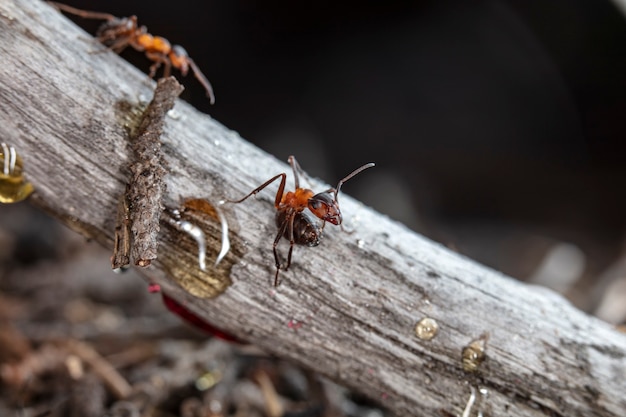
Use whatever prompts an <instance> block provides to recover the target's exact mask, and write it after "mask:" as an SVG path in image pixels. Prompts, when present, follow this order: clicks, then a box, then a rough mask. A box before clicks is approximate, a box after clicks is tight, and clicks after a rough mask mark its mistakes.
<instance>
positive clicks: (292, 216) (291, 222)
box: [285, 211, 297, 271]
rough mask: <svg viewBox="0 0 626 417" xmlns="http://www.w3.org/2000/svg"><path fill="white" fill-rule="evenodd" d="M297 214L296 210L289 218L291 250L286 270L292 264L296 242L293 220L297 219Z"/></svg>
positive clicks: (288, 254)
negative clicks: (292, 254)
mask: <svg viewBox="0 0 626 417" xmlns="http://www.w3.org/2000/svg"><path fill="white" fill-rule="evenodd" d="M296 214H297V213H296V212H295V211H294V212H293V214H292V215H291V218H290V219H289V252H288V253H287V266H286V267H285V271H286V270H288V269H289V267H290V266H291V253H292V252H293V245H294V244H295V243H296V242H295V239H294V238H293V222H294V221H295V219H296Z"/></svg>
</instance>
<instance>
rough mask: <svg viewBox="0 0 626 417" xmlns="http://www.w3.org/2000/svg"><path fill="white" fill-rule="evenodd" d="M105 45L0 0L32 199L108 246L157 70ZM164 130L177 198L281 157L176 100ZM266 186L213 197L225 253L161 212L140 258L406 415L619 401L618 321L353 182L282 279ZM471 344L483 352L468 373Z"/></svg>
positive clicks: (225, 317)
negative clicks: (156, 238)
mask: <svg viewBox="0 0 626 417" xmlns="http://www.w3.org/2000/svg"><path fill="white" fill-rule="evenodd" d="M137 13H141V11H140V10H138V11H137ZM101 48H102V46H101V45H99V44H98V43H97V42H96V41H95V40H94V39H93V38H92V37H91V36H89V35H88V34H86V33H84V32H83V31H81V30H79V29H78V28H76V27H75V26H74V25H73V24H72V23H71V22H69V21H68V20H67V19H66V18H64V17H63V16H61V15H60V14H59V13H58V12H57V11H55V10H53V9H52V8H50V7H48V6H47V5H46V4H44V3H41V2H39V1H34V0H14V1H10V0H8V1H2V2H0V55H1V56H2V57H3V63H2V65H1V66H0V137H1V138H2V141H4V142H7V143H11V144H13V145H14V146H15V147H16V148H17V149H18V152H20V154H21V155H22V157H23V159H24V166H25V169H26V173H25V174H26V176H27V178H28V179H29V180H30V181H31V182H32V183H33V185H34V186H35V190H36V192H35V194H34V195H33V196H32V197H31V201H32V202H33V203H35V204H37V205H38V206H40V207H41V208H43V209H45V210H46V211H48V212H50V213H52V214H54V215H55V216H56V217H58V218H59V219H60V220H61V221H62V222H64V223H65V224H67V225H68V226H70V227H72V228H74V229H75V230H78V231H80V232H81V233H83V234H84V235H85V236H88V237H90V238H93V239H96V240H97V241H99V242H100V243H102V244H103V245H105V246H107V247H111V246H112V244H113V233H114V223H115V217H116V215H115V213H116V206H117V200H118V196H119V195H120V194H122V193H123V192H124V187H125V183H126V177H125V175H124V173H123V168H124V167H125V166H127V163H128V159H129V150H128V146H127V144H128V133H127V128H128V127H129V126H133V125H136V123H137V121H138V115H139V112H138V111H137V109H139V108H140V107H141V105H142V103H143V102H144V101H145V100H146V97H151V95H152V88H153V86H154V83H153V82H151V81H148V79H147V77H146V75H145V74H144V73H142V72H141V71H139V70H138V69H136V68H134V67H132V66H130V65H129V64H128V63H126V62H124V61H123V60H122V59H121V58H119V57H118V56H116V55H115V54H113V53H109V52H105V53H93V52H94V51H99V50H101ZM162 143H163V151H164V154H165V158H166V160H167V165H168V169H169V171H168V175H167V176H166V179H165V181H166V185H167V193H166V195H165V196H164V197H165V200H164V201H165V205H166V207H169V208H177V207H178V206H180V204H181V201H182V200H183V199H186V198H205V199H207V200H208V201H209V202H213V203H214V204H217V202H218V201H220V200H222V199H224V198H225V197H228V198H236V197H239V196H242V195H244V194H245V193H246V192H249V191H250V190H252V189H253V188H254V187H255V186H257V185H258V184H260V183H262V182H263V181H264V180H266V179H268V178H270V177H271V176H273V175H276V174H277V173H280V172H288V173H289V171H288V167H287V165H286V164H285V163H283V162H279V161H277V160H276V159H274V158H272V157H270V156H269V155H267V154H265V153H263V152H262V151H260V150H259V149H257V148H255V147H253V146H251V145H250V144H248V143H247V142H245V141H244V140H242V139H241V138H240V137H239V136H238V135H237V134H236V133H234V132H232V131H230V130H228V129H226V128H225V127H224V126H222V125H220V124H219V123H217V122H216V121H214V120H212V119H211V118H210V117H209V116H208V115H205V114H201V113H199V112H198V111H196V110H194V109H193V108H191V107H190V106H189V105H187V104H186V103H184V102H180V101H179V102H177V103H176V106H175V108H174V110H173V113H170V114H169V116H168V118H167V120H166V123H165V128H164V132H163V135H162ZM351 168H353V167H346V169H347V170H349V169H351ZM375 172H376V168H374V169H372V170H370V171H369V172H368V173H367V175H375ZM367 175H363V177H361V178H359V181H367ZM334 180H335V179H333V181H334ZM269 188H270V189H272V187H269ZM313 188H314V189H320V190H322V189H324V186H323V185H322V184H320V183H319V182H315V183H314V184H313ZM326 188H327V186H326ZM270 189H268V190H267V192H265V191H264V192H261V193H260V194H259V198H257V199H256V200H255V199H250V200H249V201H246V202H245V203H242V204H237V205H228V204H225V205H224V206H222V211H223V212H224V214H225V216H226V217H227V219H228V222H229V225H230V230H231V243H232V250H231V252H230V253H229V254H228V255H227V257H226V259H225V260H224V261H223V262H221V263H220V265H219V267H218V268H217V269H214V268H207V272H202V271H200V270H199V268H198V264H197V256H196V252H197V246H196V245H195V244H194V242H193V240H192V239H191V238H190V237H188V236H185V235H184V233H181V232H180V231H178V230H176V229H175V228H174V227H172V226H169V225H168V223H167V222H162V224H161V235H160V246H159V253H158V259H157V260H156V261H155V262H153V263H152V265H151V266H150V267H149V268H147V269H144V270H142V271H143V272H144V273H145V274H146V276H149V277H150V280H151V282H157V283H159V284H160V285H161V287H162V288H163V289H164V291H166V292H167V293H168V294H169V295H170V296H171V297H173V298H175V299H176V300H178V301H179V302H180V303H181V304H182V305H185V306H186V307H187V308H189V309H190V310H191V311H193V312H194V313H195V314H197V315H198V316H201V317H204V318H205V319H207V320H210V321H211V322H212V323H214V324H215V325H216V326H217V327H219V328H223V329H225V330H228V331H230V332H232V333H233V334H235V335H236V336H238V337H240V338H242V339H246V340H249V341H250V342H253V343H255V344H257V345H258V346H261V347H263V348H265V349H267V351H269V352H272V353H275V354H277V355H280V356H283V357H286V358H291V359H293V360H294V361H297V362H299V363H301V364H303V365H305V366H308V367H310V368H313V369H315V370H317V371H319V372H321V373H323V374H325V375H327V376H328V377H330V378H332V379H335V380H337V381H339V382H341V383H343V384H345V385H347V386H350V387H352V388H354V389H357V390H359V391H361V392H363V393H364V394H367V395H369V396H371V397H372V398H375V399H377V400H379V401H380V402H381V403H382V404H383V405H385V406H386V407H388V408H389V409H391V410H393V411H394V412H396V413H397V414H398V415H418V416H421V415H423V416H437V415H443V416H446V415H461V413H464V415H470V414H471V415H475V414H476V413H478V411H479V410H480V411H481V412H482V413H483V415H515V416H546V415H549V416H568V417H570V416H591V415H593V416H623V415H624V413H625V410H626V396H624V393H625V392H626V335H623V334H621V333H619V332H617V331H616V330H615V329H613V328H612V327H611V326H609V325H607V324H606V323H604V322H601V321H599V320H597V319H595V318H593V317H590V316H588V315H586V314H584V313H582V312H580V311H578V310H576V309H575V308H573V307H572V306H571V305H570V304H569V303H567V302H566V301H565V300H564V299H563V298H561V297H560V296H558V295H556V294H554V293H552V292H551V291H548V290H544V289H541V288H536V287H532V286H528V285H524V284H521V283H519V282H517V281H515V280H512V279H510V278H508V277H506V276H503V275H501V274H499V273H497V272H495V271H493V270H490V269H488V268H485V267H483V266H481V265H478V264H476V263H475V262H473V261H471V260H469V259H467V258H464V257H463V256H460V255H458V254H456V253H453V252H451V251H449V250H447V249H446V248H444V247H442V246H440V245H438V244H435V243H433V242H431V241H429V240H427V239H424V238H422V237H421V236H419V235H416V234H415V233H413V232H411V231H410V230H408V229H407V228H405V227H404V226H402V225H401V224H398V223H396V222H394V221H391V220H389V219H388V218H386V217H385V216H383V215H381V214H379V213H376V212H374V211H372V210H370V209H369V208H367V207H364V206H363V205H361V204H359V203H358V202H356V201H354V200H352V199H350V198H349V197H347V196H342V197H341V204H342V212H343V214H344V218H345V220H346V222H347V226H348V227H349V228H351V229H355V230H356V232H355V233H353V234H345V233H341V232H340V231H339V230H337V229H333V228H332V227H331V226H332V225H327V226H326V229H325V238H324V241H323V242H322V243H321V245H320V246H318V247H316V248H302V247H297V248H296V250H295V252H294V259H293V264H292V266H291V268H290V270H289V271H283V272H284V275H283V276H282V284H281V285H280V286H279V287H277V288H274V287H272V285H271V284H272V279H273V275H274V262H273V259H272V253H271V240H272V237H273V236H274V235H275V233H276V228H275V225H274V209H273V207H272V204H271V200H272V195H271V190H270ZM347 190H348V191H349V186H347ZM203 230H204V232H205V234H206V235H207V240H208V242H207V247H208V248H209V252H208V255H207V256H216V254H217V252H218V251H219V241H220V233H221V228H220V225H219V222H218V221H217V220H212V219H211V218H210V217H207V220H206V223H203ZM284 249H285V247H284V246H282V247H281V250H284ZM231 282H232V285H231ZM196 290H197V291H196ZM224 290H225V291H224ZM222 291H224V292H223V293H222V294H221V295H219V296H218V297H216V298H213V299H208V298H199V297H197V296H201V297H209V296H215V295H217V294H219V293H220V292H222ZM194 294H195V295H194ZM425 317H429V318H431V319H433V320H434V321H435V322H436V323H437V324H438V331H437V332H436V334H435V336H434V337H432V333H433V332H432V329H418V330H419V331H418V332H417V333H416V324H417V323H418V322H420V320H421V319H423V318H425ZM427 322H428V321H427ZM423 323H425V322H422V324H423ZM430 323H432V322H430ZM418 334H419V335H421V336H422V338H420V337H418ZM425 335H426V336H428V337H424V336H425ZM429 339H430V340H429ZM481 340H482V342H480V341H481ZM476 341H479V342H476ZM472 343H474V344H472ZM468 347H469V349H478V351H476V352H475V353H476V355H478V356H484V357H483V358H482V359H484V360H482V361H478V362H476V366H474V365H473V364H472V365H471V366H469V368H468V367H466V369H468V370H469V372H466V371H464V366H463V365H464V363H463V359H464V354H463V352H464V349H465V352H466V355H465V359H466V362H467V360H470V361H471V360H473V359H472V356H467V355H469V354H470V353H471V352H469V353H467V352H468V350H467V349H466V348H468ZM470 400H471V401H470ZM464 410H465V411H464ZM468 410H469V411H468Z"/></svg>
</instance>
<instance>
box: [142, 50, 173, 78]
mask: <svg viewBox="0 0 626 417" xmlns="http://www.w3.org/2000/svg"><path fill="white" fill-rule="evenodd" d="M146 57H147V58H148V59H149V60H150V61H154V64H152V65H150V73H149V74H148V76H149V77H150V78H154V76H155V75H156V72H157V70H158V69H159V68H160V67H161V65H163V64H165V65H166V67H167V65H168V64H169V63H168V61H167V58H166V57H164V56H163V54H161V53H157V52H146ZM163 76H164V77H166V75H165V74H164V75H163Z"/></svg>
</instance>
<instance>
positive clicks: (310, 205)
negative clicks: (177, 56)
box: [309, 200, 322, 210]
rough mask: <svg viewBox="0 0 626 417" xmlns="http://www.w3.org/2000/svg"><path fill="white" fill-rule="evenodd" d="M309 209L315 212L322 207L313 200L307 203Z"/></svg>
mask: <svg viewBox="0 0 626 417" xmlns="http://www.w3.org/2000/svg"><path fill="white" fill-rule="evenodd" d="M309 207H311V209H313V210H317V209H318V208H320V207H322V203H320V202H319V201H317V200H313V201H310V202H309Z"/></svg>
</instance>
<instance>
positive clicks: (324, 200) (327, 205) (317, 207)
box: [308, 189, 341, 225]
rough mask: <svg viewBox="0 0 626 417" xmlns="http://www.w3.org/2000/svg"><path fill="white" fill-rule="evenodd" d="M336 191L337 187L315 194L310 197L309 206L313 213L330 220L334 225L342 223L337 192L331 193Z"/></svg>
mask: <svg viewBox="0 0 626 417" xmlns="http://www.w3.org/2000/svg"><path fill="white" fill-rule="evenodd" d="M331 192H335V189H330V190H328V191H324V192H323V193H319V194H315V195H314V196H313V197H311V198H309V201H308V207H309V210H311V213H313V214H315V216H316V217H318V218H320V219H322V220H324V221H325V222H330V223H332V224H334V225H340V224H341V211H339V203H337V194H336V192H335V194H334V195H333V194H331Z"/></svg>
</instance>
